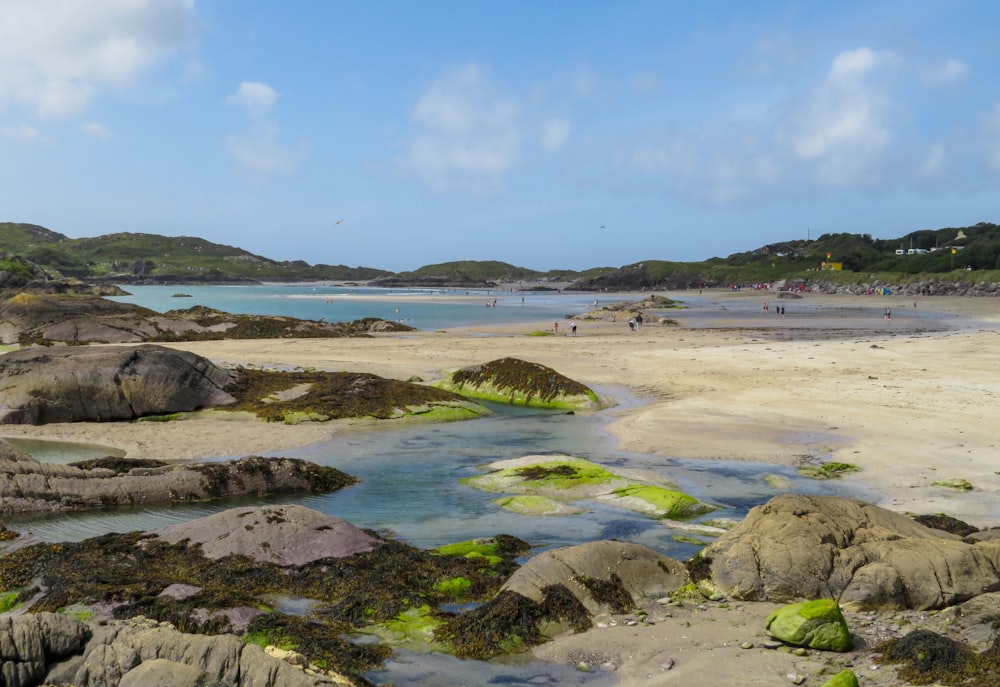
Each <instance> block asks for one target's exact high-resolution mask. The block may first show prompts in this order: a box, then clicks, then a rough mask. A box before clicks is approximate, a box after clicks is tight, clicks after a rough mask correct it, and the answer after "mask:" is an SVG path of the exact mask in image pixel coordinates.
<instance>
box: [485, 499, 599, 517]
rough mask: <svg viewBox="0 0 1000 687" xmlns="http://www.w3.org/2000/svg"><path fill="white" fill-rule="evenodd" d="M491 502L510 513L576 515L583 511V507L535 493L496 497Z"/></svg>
mask: <svg viewBox="0 0 1000 687" xmlns="http://www.w3.org/2000/svg"><path fill="white" fill-rule="evenodd" d="M493 503H495V504H497V505H498V506H500V507H501V508H503V509H504V510H509V511H510V512H511V513H520V514H522V515H577V514H578V513H582V512H584V509H583V508H579V507H577V506H571V505H569V504H568V503H563V502H562V501H556V500H555V499H550V498H549V497H547V496H541V495H537V494H536V495H527V494H522V495H520V496H502V497H500V498H498V499H493Z"/></svg>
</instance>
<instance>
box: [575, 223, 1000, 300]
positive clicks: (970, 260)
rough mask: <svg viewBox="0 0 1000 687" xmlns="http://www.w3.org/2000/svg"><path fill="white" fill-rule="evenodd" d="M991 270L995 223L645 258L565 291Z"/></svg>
mask: <svg viewBox="0 0 1000 687" xmlns="http://www.w3.org/2000/svg"><path fill="white" fill-rule="evenodd" d="M994 270H1000V226H998V225H996V224H991V223H989V222H980V223H979V224H976V225H974V226H971V227H948V228H945V229H936V230H920V231H914V232H911V233H909V234H906V235H905V236H902V237H900V238H896V239H873V238H872V237H871V236H870V235H868V234H847V233H842V234H823V235H822V236H820V237H819V238H817V239H813V240H801V239H799V240H791V241H784V242H781V243H773V244H769V245H767V246H762V247H761V248H758V249H756V250H753V251H748V252H745V253H734V254H733V255H730V256H729V257H727V258H711V259H709V260H705V261H702V262H668V261H663V260H646V261H643V262H640V263H635V264H632V265H625V266H624V267H621V268H619V269H617V270H614V271H612V272H602V273H600V274H598V275H596V276H592V277H587V278H584V279H580V280H578V281H577V282H575V283H574V284H573V287H572V288H574V289H581V290H591V289H608V290H633V289H642V288H667V289H685V288H697V287H700V286H728V285H730V284H752V283H762V282H775V281H780V280H783V279H784V280H787V279H806V280H810V281H826V280H829V281H839V282H843V281H851V280H854V281H857V280H859V279H865V278H866V275H872V274H879V275H900V277H901V278H905V277H906V275H910V276H911V277H915V276H916V275H940V276H944V275H947V274H949V273H953V274H954V275H955V278H956V279H960V280H963V281H965V280H968V279H969V278H972V277H973V275H975V274H976V273H977V272H979V273H980V276H981V273H982V272H983V271H994ZM852 275H853V276H852ZM893 279H897V277H893Z"/></svg>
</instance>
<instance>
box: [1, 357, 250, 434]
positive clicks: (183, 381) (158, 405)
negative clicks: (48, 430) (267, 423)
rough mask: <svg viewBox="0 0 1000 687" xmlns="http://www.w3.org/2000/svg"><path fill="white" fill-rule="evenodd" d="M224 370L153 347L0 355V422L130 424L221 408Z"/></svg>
mask: <svg viewBox="0 0 1000 687" xmlns="http://www.w3.org/2000/svg"><path fill="white" fill-rule="evenodd" d="M233 381H234V375H233V373H232V372H231V371H229V370H225V369H223V368H220V367H218V366H216V365H214V364H213V363H211V362H210V361H208V360H207V359H205V358H202V357H201V356H198V355H195V354H194V353H189V352H186V351H177V350H173V349H170V348H165V347H162V346H154V345H142V346H127V347H118V346H109V347H100V348H75V347H74V348H58V349H53V348H47V349H37V348H31V349H21V350H17V351H12V352H10V353H7V354H5V355H3V356H0V423H2V424H28V425H42V424H46V423H49V422H102V421H104V422H106V421H113V420H134V419H136V418H139V417H143V416H146V415H162V414H169V413H177V412H186V411H192V410H197V409H198V408H203V407H206V406H215V405H226V404H229V403H232V402H233V401H234V400H235V399H234V398H233V397H232V396H231V395H230V394H229V393H228V392H227V391H226V387H228V386H230V385H231V384H232V383H233Z"/></svg>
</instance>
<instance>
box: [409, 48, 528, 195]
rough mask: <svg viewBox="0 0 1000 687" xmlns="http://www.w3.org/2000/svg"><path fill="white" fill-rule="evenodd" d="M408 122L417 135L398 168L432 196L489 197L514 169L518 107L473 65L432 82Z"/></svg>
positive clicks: (519, 127)
mask: <svg viewBox="0 0 1000 687" xmlns="http://www.w3.org/2000/svg"><path fill="white" fill-rule="evenodd" d="M410 118H411V120H412V121H413V122H414V123H415V124H416V126H417V127H418V130H419V131H418V133H417V134H416V135H415V136H414V138H413V140H412V142H411V144H410V149H409V152H408V154H407V155H406V157H405V158H404V159H403V160H402V161H401V163H402V166H403V167H404V168H405V169H406V170H407V172H408V173H409V174H411V175H412V176H414V177H416V178H418V179H420V180H421V181H422V182H424V183H425V184H426V185H427V186H428V187H429V188H430V189H431V190H432V191H434V192H438V193H442V192H447V191H456V190H457V191H464V192H469V193H473V194H475V195H492V194H494V193H496V192H498V191H499V190H500V188H501V187H502V175H503V174H504V173H506V172H509V171H510V170H511V169H513V168H514V167H515V166H516V165H517V164H518V160H519V147H520V145H521V141H522V134H521V121H520V119H521V105H520V102H519V101H518V99H517V98H515V97H514V96H512V95H510V94H508V93H506V92H504V90H503V89H502V88H501V87H500V86H499V85H498V84H497V83H495V82H494V81H493V80H492V79H491V77H490V76H489V74H487V73H486V72H485V71H484V70H483V69H481V68H480V67H479V66H478V65H476V64H467V65H464V66H463V67H461V68H458V69H455V70H452V71H450V72H448V73H447V74H445V75H444V76H442V77H441V78H440V79H438V80H437V81H435V82H434V83H433V84H432V85H431V87H430V88H429V89H428V90H427V92H426V93H424V95H423V96H422V97H421V98H420V100H419V101H418V102H417V104H416V106H415V107H414V108H413V111H412V112H411V113H410Z"/></svg>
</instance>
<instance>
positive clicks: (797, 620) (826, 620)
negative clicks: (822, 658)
mask: <svg viewBox="0 0 1000 687" xmlns="http://www.w3.org/2000/svg"><path fill="white" fill-rule="evenodd" d="M764 629H765V631H766V632H767V633H768V634H769V635H771V636H772V637H774V638H775V639H777V640H779V641H782V642H784V643H785V644H791V645H792V646H804V647H809V648H810V649H818V650H820V651H850V650H851V649H852V648H853V647H854V642H853V641H852V640H851V632H850V630H849V629H848V628H847V622H846V621H845V620H844V616H843V614H842V613H841V612H840V606H839V605H837V602H836V601H834V600H833V599H817V600H815V601H804V602H802V603H797V604H792V605H790V606H783V607H781V608H778V609H776V610H774V611H773V612H772V613H771V614H770V615H769V616H767V620H766V621H765V623H764Z"/></svg>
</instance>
